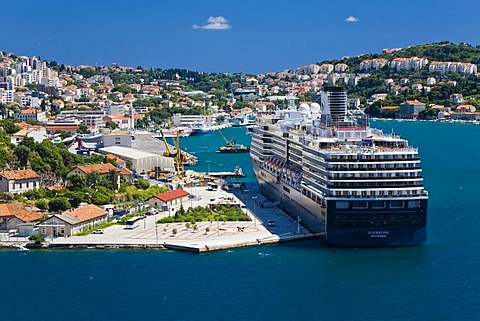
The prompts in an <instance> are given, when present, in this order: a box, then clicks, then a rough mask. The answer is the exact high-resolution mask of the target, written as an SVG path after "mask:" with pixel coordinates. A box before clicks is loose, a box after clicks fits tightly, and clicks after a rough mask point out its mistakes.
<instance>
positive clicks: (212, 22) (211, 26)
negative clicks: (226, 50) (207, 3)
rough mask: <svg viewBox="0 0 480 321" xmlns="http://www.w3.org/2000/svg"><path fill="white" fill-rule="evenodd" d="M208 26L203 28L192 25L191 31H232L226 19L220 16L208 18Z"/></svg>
mask: <svg viewBox="0 0 480 321" xmlns="http://www.w3.org/2000/svg"><path fill="white" fill-rule="evenodd" d="M207 22H208V24H206V25H204V26H199V25H193V26H192V28H193V29H207V30H228V29H232V26H231V25H229V24H228V21H227V19H225V17H222V16H218V17H208V19H207Z"/></svg>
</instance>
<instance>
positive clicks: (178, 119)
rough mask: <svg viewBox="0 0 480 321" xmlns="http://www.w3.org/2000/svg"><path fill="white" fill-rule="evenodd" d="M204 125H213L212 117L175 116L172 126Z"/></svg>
mask: <svg viewBox="0 0 480 321" xmlns="http://www.w3.org/2000/svg"><path fill="white" fill-rule="evenodd" d="M198 123H204V124H206V125H212V115H182V114H174V115H173V116H172V124H173V125H174V126H191V125H193V124H198Z"/></svg>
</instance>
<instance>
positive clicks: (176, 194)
mask: <svg viewBox="0 0 480 321" xmlns="http://www.w3.org/2000/svg"><path fill="white" fill-rule="evenodd" d="M187 195H190V193H188V192H186V191H184V190H183V189H181V188H180V189H175V190H173V191H170V192H165V193H160V194H158V195H155V197H156V198H158V199H159V200H161V201H164V202H168V201H171V200H174V199H177V198H181V197H185V196H187Z"/></svg>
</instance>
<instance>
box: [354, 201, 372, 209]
mask: <svg viewBox="0 0 480 321" xmlns="http://www.w3.org/2000/svg"><path fill="white" fill-rule="evenodd" d="M352 207H353V208H368V203H367V202H364V201H357V202H353V204H352Z"/></svg>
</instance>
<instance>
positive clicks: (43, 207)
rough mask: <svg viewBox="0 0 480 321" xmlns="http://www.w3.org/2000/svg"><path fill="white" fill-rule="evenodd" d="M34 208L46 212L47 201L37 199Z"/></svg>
mask: <svg viewBox="0 0 480 321" xmlns="http://www.w3.org/2000/svg"><path fill="white" fill-rule="evenodd" d="M35 206H36V207H38V208H39V209H40V210H41V211H46V210H47V209H48V200H47V199H44V198H43V199H39V200H37V201H36V202H35Z"/></svg>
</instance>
